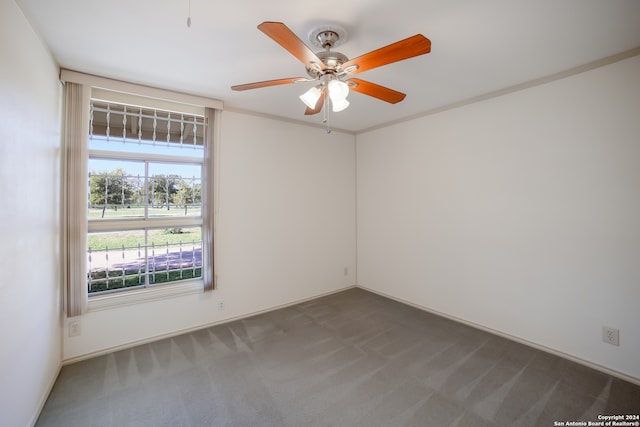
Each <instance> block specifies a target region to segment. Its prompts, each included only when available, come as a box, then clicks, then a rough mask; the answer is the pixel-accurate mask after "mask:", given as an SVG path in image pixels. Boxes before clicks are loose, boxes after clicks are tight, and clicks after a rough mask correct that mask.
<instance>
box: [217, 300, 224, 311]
mask: <svg viewBox="0 0 640 427" xmlns="http://www.w3.org/2000/svg"><path fill="white" fill-rule="evenodd" d="M218 310H219V311H223V310H224V301H218Z"/></svg>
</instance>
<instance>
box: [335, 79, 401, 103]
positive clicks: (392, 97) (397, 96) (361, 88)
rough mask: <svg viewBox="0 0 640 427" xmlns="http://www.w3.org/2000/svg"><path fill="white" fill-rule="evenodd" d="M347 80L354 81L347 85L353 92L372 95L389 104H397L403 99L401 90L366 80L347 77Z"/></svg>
mask: <svg viewBox="0 0 640 427" xmlns="http://www.w3.org/2000/svg"><path fill="white" fill-rule="evenodd" d="M347 82H353V83H356V85H349V88H350V89H351V90H353V91H355V92H360V93H362V94H364V95H369V96H373V97H374V98H378V99H380V100H382V101H386V102H389V103H391V104H397V103H398V102H400V101H402V100H403V99H404V97H405V96H407V95H405V94H404V93H402V92H398V91H396V90H393V89H389V88H388V87H384V86H380V85H377V84H375V83H371V82H366V81H364V80H360V79H349V80H347Z"/></svg>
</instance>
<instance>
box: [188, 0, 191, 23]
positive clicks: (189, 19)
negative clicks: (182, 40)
mask: <svg viewBox="0 0 640 427" xmlns="http://www.w3.org/2000/svg"><path fill="white" fill-rule="evenodd" d="M187 27H189V28H191V0H189V16H188V17H187Z"/></svg>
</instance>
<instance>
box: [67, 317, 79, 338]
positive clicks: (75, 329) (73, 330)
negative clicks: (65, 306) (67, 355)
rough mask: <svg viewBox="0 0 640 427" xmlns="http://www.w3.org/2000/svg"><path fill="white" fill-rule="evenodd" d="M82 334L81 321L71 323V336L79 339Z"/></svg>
mask: <svg viewBox="0 0 640 427" xmlns="http://www.w3.org/2000/svg"><path fill="white" fill-rule="evenodd" d="M81 333H82V329H81V328H80V321H79V320H74V321H72V322H69V336H70V337H78V336H80V334H81Z"/></svg>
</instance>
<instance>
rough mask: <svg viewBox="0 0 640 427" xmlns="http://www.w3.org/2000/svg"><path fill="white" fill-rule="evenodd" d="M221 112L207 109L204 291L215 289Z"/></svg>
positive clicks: (204, 189)
mask: <svg viewBox="0 0 640 427" xmlns="http://www.w3.org/2000/svg"><path fill="white" fill-rule="evenodd" d="M219 114H220V111H219V110H216V109H213V108H206V109H205V123H206V133H205V147H204V162H205V168H204V170H205V176H204V184H203V187H204V188H203V199H204V200H205V204H204V206H203V209H202V222H203V227H202V228H203V230H204V231H205V232H204V235H203V236H202V260H203V263H202V264H203V267H204V270H203V272H202V278H203V280H204V290H205V291H210V290H213V289H214V288H215V277H216V276H215V247H214V241H215V239H214V234H215V205H216V204H215V187H216V166H215V163H216V152H215V147H216V136H217V133H218V132H217V129H218V124H219V120H218V118H219Z"/></svg>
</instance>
